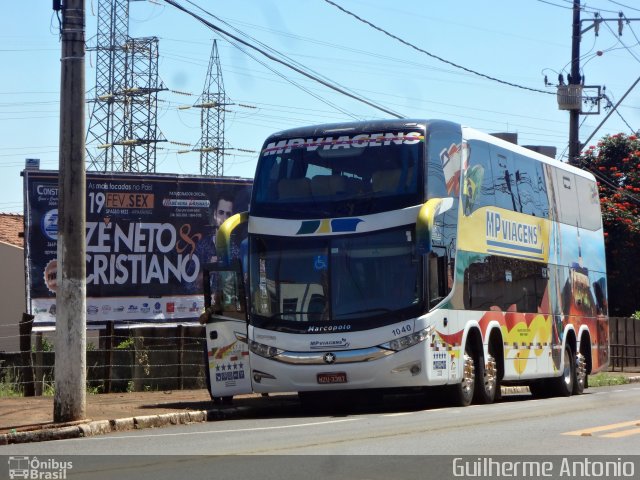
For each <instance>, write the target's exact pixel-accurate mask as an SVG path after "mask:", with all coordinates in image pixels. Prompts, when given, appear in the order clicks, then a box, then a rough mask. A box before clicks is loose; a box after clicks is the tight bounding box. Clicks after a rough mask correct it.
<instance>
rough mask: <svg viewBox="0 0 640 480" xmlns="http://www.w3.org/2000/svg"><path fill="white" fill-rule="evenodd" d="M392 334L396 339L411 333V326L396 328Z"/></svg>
mask: <svg viewBox="0 0 640 480" xmlns="http://www.w3.org/2000/svg"><path fill="white" fill-rule="evenodd" d="M392 332H393V334H394V335H395V336H396V337H398V336H400V335H402V334H403V333H411V325H403V326H402V327H398V328H394V329H393V330H392Z"/></svg>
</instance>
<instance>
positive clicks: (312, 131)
mask: <svg viewBox="0 0 640 480" xmlns="http://www.w3.org/2000/svg"><path fill="white" fill-rule="evenodd" d="M445 124H447V125H454V126H457V127H459V128H461V130H462V138H464V139H465V140H482V141H484V142H487V143H490V144H493V145H496V146H500V147H502V148H505V149H507V150H511V151H513V152H516V153H519V154H521V155H526V156H528V157H531V158H534V159H536V160H538V161H540V162H543V163H547V164H550V165H554V166H556V167H561V168H562V169H564V170H566V171H569V172H572V173H575V174H576V175H580V176H582V177H585V178H589V179H590V180H593V181H595V177H594V176H593V175H592V174H591V173H590V172H587V171H586V170H582V169H580V168H578V167H575V166H573V165H570V164H568V163H565V162H562V161H559V160H556V159H553V158H551V157H548V156H546V155H542V154H541V153H538V152H535V151H533V150H530V149H528V148H525V147H522V146H520V145H516V144H514V143H511V142H507V141H506V140H502V139H501V138H498V137H495V136H493V135H490V134H488V133H484V132H481V131H480V130H476V129H474V128H471V127H467V126H464V125H460V124H457V123H455V122H450V121H448V120H441V119H415V118H400V119H383V120H363V121H356V122H340V123H325V124H317V125H308V126H302V127H295V128H290V129H287V130H282V131H279V132H276V133H273V134H272V135H270V136H269V137H268V138H267V140H266V141H265V144H266V143H268V142H270V141H274V140H276V139H282V138H298V137H307V136H326V135H329V134H332V133H334V134H348V133H349V132H352V131H368V132H373V131H376V130H387V131H388V130H406V129H409V128H416V127H418V128H420V129H421V130H422V129H425V128H429V126H435V125H445Z"/></svg>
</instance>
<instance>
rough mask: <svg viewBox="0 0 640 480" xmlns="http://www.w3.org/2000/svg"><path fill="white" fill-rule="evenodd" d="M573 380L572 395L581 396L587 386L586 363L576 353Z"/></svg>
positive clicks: (582, 357) (581, 356)
mask: <svg viewBox="0 0 640 480" xmlns="http://www.w3.org/2000/svg"><path fill="white" fill-rule="evenodd" d="M575 360H576V364H575V378H574V380H573V391H572V392H571V393H572V394H573V395H582V393H583V392H584V389H585V388H586V386H587V361H586V359H585V358H584V355H582V354H581V353H578V354H577V355H576V356H575Z"/></svg>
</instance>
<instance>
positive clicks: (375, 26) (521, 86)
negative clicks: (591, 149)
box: [324, 0, 555, 95]
mask: <svg viewBox="0 0 640 480" xmlns="http://www.w3.org/2000/svg"><path fill="white" fill-rule="evenodd" d="M324 1H325V2H327V3H328V4H329V5H333V6H334V7H336V8H337V9H338V10H340V11H341V12H344V13H346V14H347V15H351V16H352V17H353V18H355V19H356V20H358V21H360V22H362V23H364V24H366V25H369V26H370V27H371V28H373V29H375V30H378V31H379V32H382V33H384V34H385V35H387V36H388V37H391V38H393V39H394V40H397V41H398V42H400V43H402V44H403V45H406V46H407V47H410V48H412V49H414V50H417V51H418V52H420V53H424V54H425V55H428V56H429V57H431V58H435V59H436V60H439V61H440V62H443V63H446V64H447V65H451V66H453V67H455V68H459V69H460V70H464V71H465V72H468V73H472V74H474V75H478V76H479V77H483V78H486V79H488V80H492V81H494V82H498V83H501V84H503V85H508V86H510V87H515V88H521V89H522V90H529V91H530V92H536V93H546V94H548V95H555V92H548V91H546V90H538V89H537V88H530V87H525V86H523V85H518V84H517V83H511V82H507V81H506V80H501V79H499V78H496V77H492V76H490V75H486V74H484V73H480V72H478V71H476V70H472V69H471V68H467V67H464V66H462V65H459V64H457V63H454V62H451V61H449V60H446V59H444V58H442V57H440V56H438V55H435V54H433V53H431V52H428V51H426V50H424V49H422V48H420V47H417V46H416V45H414V44H413V43H410V42H408V41H406V40H404V39H402V38H400V37H398V36H397V35H394V34H393V33H390V32H388V31H387V30H385V29H384V28H381V27H379V26H377V25H375V24H373V23H371V22H370V21H368V20H365V19H364V18H362V17H360V16H358V15H356V14H355V13H353V12H351V11H349V10H347V9H345V8H343V7H341V6H340V5H338V4H337V3H335V2H332V1H331V0H324Z"/></svg>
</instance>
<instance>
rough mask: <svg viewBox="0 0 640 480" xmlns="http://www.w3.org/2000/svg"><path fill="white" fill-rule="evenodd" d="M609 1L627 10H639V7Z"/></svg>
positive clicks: (612, 0)
mask: <svg viewBox="0 0 640 480" xmlns="http://www.w3.org/2000/svg"><path fill="white" fill-rule="evenodd" d="M609 1H610V2H611V3H614V4H616V5H620V6H621V7H624V8H628V9H629V10H635V11H636V12H640V9H637V8H633V7H630V6H629V5H625V4H624V3H620V2H615V1H614V0H609Z"/></svg>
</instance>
